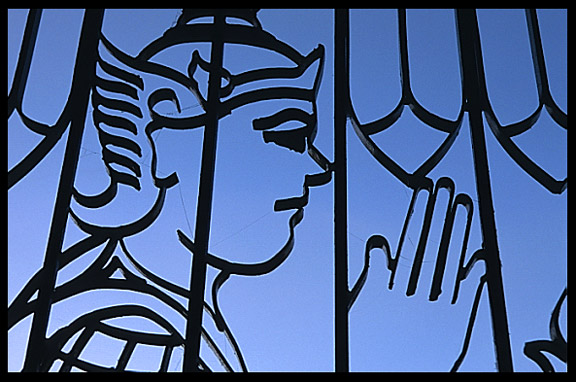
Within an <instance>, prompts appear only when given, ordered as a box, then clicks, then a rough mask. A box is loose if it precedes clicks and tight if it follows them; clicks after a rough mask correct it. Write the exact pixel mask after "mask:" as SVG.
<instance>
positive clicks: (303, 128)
mask: <svg viewBox="0 0 576 382" xmlns="http://www.w3.org/2000/svg"><path fill="white" fill-rule="evenodd" d="M315 120H316V119H315V116H314V115H313V114H309V113H308V112H306V111H304V110H302V109H296V108H289V109H284V110H281V111H279V112H277V113H275V114H273V115H271V116H268V117H263V118H258V119H255V120H254V121H253V122H252V126H253V128H254V130H264V131H263V133H262V136H263V138H264V142H266V143H269V142H273V143H275V144H277V145H278V146H282V147H286V148H288V149H290V150H294V151H296V152H299V153H303V152H304V151H305V150H306V139H307V138H309V137H310V136H311V135H312V133H313V131H314V126H315ZM272 129H274V130H272Z"/></svg>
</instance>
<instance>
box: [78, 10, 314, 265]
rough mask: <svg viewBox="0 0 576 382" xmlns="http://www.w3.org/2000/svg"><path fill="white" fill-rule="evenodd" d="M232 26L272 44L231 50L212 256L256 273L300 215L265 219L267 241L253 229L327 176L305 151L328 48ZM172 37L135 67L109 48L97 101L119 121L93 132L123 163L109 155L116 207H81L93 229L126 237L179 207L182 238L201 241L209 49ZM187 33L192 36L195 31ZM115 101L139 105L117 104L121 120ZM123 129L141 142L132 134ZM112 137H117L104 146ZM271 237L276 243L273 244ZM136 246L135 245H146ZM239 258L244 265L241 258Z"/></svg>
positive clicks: (224, 77) (223, 91)
mask: <svg viewBox="0 0 576 382" xmlns="http://www.w3.org/2000/svg"><path fill="white" fill-rule="evenodd" d="M229 19H230V18H228V20H229ZM204 25H206V24H203V22H196V21H194V19H192V22H191V23H188V24H180V25H177V26H175V27H174V28H172V30H174V31H176V30H177V28H189V29H190V32H189V33H192V32H193V31H194V30H195V29H194V28H195V27H202V26H204ZM227 26H229V27H232V28H236V27H237V28H240V30H242V31H245V30H253V31H254V33H256V34H261V36H262V40H261V41H264V42H263V43H261V44H260V46H253V45H250V44H249V41H248V40H247V41H245V42H243V41H236V42H233V43H226V44H225V48H224V52H225V53H224V65H223V68H220V69H219V71H220V77H221V87H220V100H219V101H220V105H219V106H220V107H219V113H220V115H219V127H218V146H217V156H216V157H217V160H216V171H215V189H214V201H213V211H214V213H213V219H212V227H213V228H212V233H211V237H212V239H211V246H210V251H211V252H212V253H217V254H218V255H219V256H220V255H221V256H224V257H226V258H227V259H228V260H233V261H239V262H249V263H250V262H258V261H262V260H265V259H266V258H268V257H270V254H271V253H274V252H276V251H277V250H278V249H279V248H280V247H281V246H282V245H284V243H285V242H286V229H287V228H286V227H287V220H288V219H289V218H290V216H291V215H292V213H290V212H289V211H287V212H279V213H277V214H273V216H267V219H266V227H264V228H265V229H266V232H261V231H258V232H256V231H254V230H256V229H257V228H258V227H253V228H254V230H253V231H251V230H249V229H243V227H244V226H245V225H246V224H247V222H248V224H250V223H251V222H254V221H256V220H259V218H261V217H262V216H265V215H268V214H269V213H271V212H273V209H274V205H275V204H274V203H275V202H276V201H277V200H278V199H284V198H290V197H299V196H301V195H302V194H303V183H304V176H305V174H307V173H310V172H317V171H318V167H317V166H316V165H315V164H314V162H313V161H312V160H310V157H309V156H308V155H306V150H307V148H308V147H307V146H308V144H310V142H312V140H313V139H314V135H315V131H316V118H317V116H316V104H315V97H316V92H317V88H318V84H319V77H320V75H321V71H322V62H323V49H322V47H319V48H317V49H316V50H314V51H312V52H311V53H310V54H309V55H307V56H302V55H300V54H299V53H297V52H296V51H295V50H294V49H292V48H291V47H289V46H288V45H285V44H283V43H281V42H279V41H278V40H275V39H274V40H270V39H269V37H268V36H270V35H268V34H267V33H266V32H264V31H263V30H261V29H259V28H257V27H255V26H246V25H241V24H227ZM198 30H199V31H201V29H198ZM169 32H170V30H169V31H168V32H167V33H165V34H164V35H163V36H162V37H161V38H159V39H158V40H156V41H154V42H152V43H151V44H150V45H148V46H147V47H145V48H144V49H143V50H142V52H141V54H140V55H139V56H137V57H135V58H133V57H130V56H128V55H126V54H124V53H123V52H121V51H120V50H119V49H117V48H116V47H115V46H114V45H113V44H112V43H111V42H109V41H108V40H105V38H103V43H101V46H100V50H101V52H100V59H99V62H98V72H97V76H98V78H102V79H103V80H104V81H102V82H101V83H102V84H104V85H100V83H97V84H96V85H97V86H96V88H95V90H94V93H96V94H101V95H102V97H100V98H98V97H96V98H94V97H93V99H92V102H93V104H94V105H93V107H94V111H95V113H102V114H104V115H106V116H111V118H109V119H107V120H106V121H104V123H100V122H101V121H100V120H97V118H94V124H95V125H96V130H97V131H98V137H99V139H100V144H101V145H102V148H103V152H104V151H106V152H112V153H113V155H110V154H109V155H108V157H112V159H111V160H109V161H108V162H106V157H105V155H103V158H104V162H106V163H105V165H106V170H107V172H108V175H109V177H110V179H111V181H110V184H112V183H115V184H114V186H115V188H116V189H115V192H114V195H113V197H111V198H110V200H109V201H108V203H106V204H105V205H102V206H98V208H86V207H85V206H82V205H78V203H77V204H75V205H73V208H72V212H73V217H74V218H75V219H76V220H77V221H82V222H84V223H86V224H85V225H91V226H101V227H109V228H111V229H113V228H123V227H125V226H127V225H131V224H133V222H134V221H140V220H142V219H144V218H145V217H147V216H148V217H149V216H150V215H154V219H156V218H157V217H158V216H157V215H161V212H159V211H160V210H162V209H165V210H168V209H170V208H171V206H174V208H172V209H177V210H178V211H177V212H176V213H177V214H178V213H179V214H180V215H185V216H183V218H182V219H181V220H180V221H179V223H175V222H172V225H175V226H174V227H172V232H174V231H175V229H178V230H180V231H181V232H183V233H185V234H187V235H188V236H189V237H193V236H192V233H193V230H194V222H195V216H194V213H195V211H196V207H197V206H196V200H197V194H198V183H199V178H200V176H199V173H200V162H201V156H202V131H203V129H204V123H205V119H206V104H207V102H208V79H209V77H210V71H211V70H212V69H211V66H210V65H211V64H210V46H211V45H210V43H209V42H205V41H209V40H208V38H205V39H202V38H201V37H202V36H200V37H198V36H197V35H196V36H195V37H191V38H190V40H191V41H178V42H177V43H174V42H171V41H168V40H169V38H170V36H171V35H170V33H169ZM178 32H179V33H180V34H181V35H182V33H183V32H185V31H183V30H178ZM184 35H185V34H184ZM190 36H194V35H192V34H190ZM253 37H254V36H251V38H252V39H253ZM164 40H166V41H164ZM232 40H233V39H232ZM199 41H202V42H199ZM255 41H259V40H258V39H256V40H255ZM126 73H128V74H126ZM135 78H138V79H139V80H136V79H135ZM106 82H108V83H110V82H114V83H117V84H122V85H121V86H123V87H130V88H132V89H133V91H134V92H135V94H136V96H135V97H134V96H132V95H130V94H128V95H127V94H126V93H127V91H126V92H121V91H117V92H116V93H115V89H116V88H114V87H110V86H108V87H107V86H106V85H105V84H106ZM117 86H119V87H120V85H117ZM120 93H121V94H120ZM107 97H108V99H113V98H116V99H119V100H120V102H124V103H125V104H127V103H129V104H131V105H133V106H126V105H124V104H119V105H120V106H119V108H118V110H114V105H116V104H115V103H113V102H109V101H106V98H107ZM103 99H104V100H103ZM133 110H134V111H133ZM127 111H128V112H127ZM138 111H140V112H139V113H138ZM122 119H125V120H128V121H129V123H130V126H134V129H133V130H135V131H129V129H126V128H124V126H122V125H123V124H125V122H123V121H122ZM108 121H112V122H111V123H107V122H108ZM114 124H116V126H110V125H114ZM126 124H128V122H126ZM109 136H113V137H119V138H118V139H116V140H115V139H108V140H106V139H103V138H102V137H109ZM129 141H130V142H133V143H129ZM123 158H124V159H123ZM79 172H80V173H81V171H79ZM80 180H82V179H80ZM93 180H94V178H93V177H89V178H87V179H86V181H89V182H90V181H91V182H93ZM78 184H82V182H79V181H77V189H79V188H78ZM108 187H109V188H110V187H111V186H108ZM169 189H170V191H167V190H169ZM171 199H172V200H173V202H172V204H171V202H170V200H171ZM288 205H289V203H288ZM153 210H158V212H159V213H156V212H153ZM168 213H170V214H174V212H168ZM111 217H112V220H110V219H111ZM152 220H153V219H152ZM162 224H165V223H162ZM168 224H170V223H168ZM260 228H262V227H260ZM240 230H241V231H242V234H239V231H240ZM263 234H264V235H266V236H267V240H266V242H265V243H263V242H262V240H261V237H262V235H263ZM137 236H139V235H135V236H134V237H131V238H130V239H129V240H131V241H133V242H134V241H137V240H138V238H137ZM170 239H171V238H168V240H170ZM230 239H233V240H230ZM162 241H165V240H162ZM128 244H130V242H129V241H128ZM227 246H229V248H226V247H227ZM241 247H247V248H251V249H252V250H251V251H249V253H251V255H250V256H251V257H250V258H248V259H247V258H246V251H239V250H238V249H239V248H241ZM241 252H243V255H242V256H241V257H242V258H240V257H235V256H239V255H237V254H239V253H241Z"/></svg>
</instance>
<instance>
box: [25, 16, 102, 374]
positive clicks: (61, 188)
mask: <svg viewBox="0 0 576 382" xmlns="http://www.w3.org/2000/svg"><path fill="white" fill-rule="evenodd" d="M103 16H104V10H103V9H88V10H86V13H85V15H84V21H83V24H82V31H81V34H80V42H79V44H78V53H77V55H76V65H75V67H74V73H73V80H72V89H71V91H70V96H69V100H68V102H72V103H74V107H72V108H71V109H72V110H74V114H73V115H72V117H71V123H70V130H69V133H68V142H67V143H66V151H65V153H64V161H63V163H62V172H61V174H60V182H59V184H58V193H57V194H56V202H55V204H54V213H53V215H52V224H51V226H50V235H49V237H48V244H47V246H46V254H45V257H44V264H43V267H42V270H41V272H42V282H41V284H40V287H39V290H38V298H37V302H36V306H35V310H34V318H33V320H32V328H31V329H30V338H29V339H28V348H27V350H26V360H25V362H24V369H23V371H39V370H40V368H41V366H42V361H43V357H44V355H45V340H46V331H47V328H48V320H49V317H50V310H51V307H52V292H53V290H54V286H55V284H56V275H57V273H58V268H59V260H60V255H61V253H62V243H63V241H64V233H65V230H66V222H67V220H68V209H69V206H70V199H71V197H72V188H73V186H74V178H75V176H76V169H77V167H78V155H79V153H80V145H81V144H82V135H83V133H84V123H85V119H86V110H87V108H88V101H89V96H90V88H91V86H92V83H93V77H94V74H95V72H96V67H95V65H96V53H97V51H98V40H99V37H100V29H101V27H102V20H103Z"/></svg>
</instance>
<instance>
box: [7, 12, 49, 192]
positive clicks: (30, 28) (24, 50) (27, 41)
mask: <svg viewBox="0 0 576 382" xmlns="http://www.w3.org/2000/svg"><path fill="white" fill-rule="evenodd" d="M41 18H42V10H41V9H30V10H29V12H28V18H27V20H26V28H25V29H24V37H23V38H22V46H21V47H20V54H19V56H18V64H17V65H16V72H15V73H14V82H13V83H12V89H11V91H10V95H9V96H8V115H10V114H11V113H12V111H13V109H14V108H16V107H21V104H22V97H23V96H24V89H25V88H26V81H27V80H28V73H29V72H30V64H31V63H32V56H33V55H34V46H35V45H36V38H37V37H38V27H39V26H40V19H41ZM10 186H12V184H10Z"/></svg>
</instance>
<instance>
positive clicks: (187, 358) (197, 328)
mask: <svg viewBox="0 0 576 382" xmlns="http://www.w3.org/2000/svg"><path fill="white" fill-rule="evenodd" d="M225 22H226V20H225V16H224V14H223V13H222V12H221V11H216V13H215V15H214V27H213V28H214V34H213V40H212V47H211V53H210V74H209V78H208V104H207V109H206V126H205V128H204V138H203V143H202V163H201V169H200V189H199V193H198V207H197V211H196V226H195V235H194V241H195V250H194V257H193V260H192V270H191V275H190V294H189V299H188V318H187V322H186V346H185V349H184V366H183V370H184V371H185V372H192V371H199V365H200V334H201V328H202V312H203V306H204V290H205V287H206V286H205V284H206V256H207V253H208V244H209V242H210V222H211V217H212V196H213V190H214V170H215V165H216V143H217V138H218V121H219V108H220V87H221V84H220V81H221V69H222V63H223V56H224V41H223V40H222V29H223V28H224V26H225Z"/></svg>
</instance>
